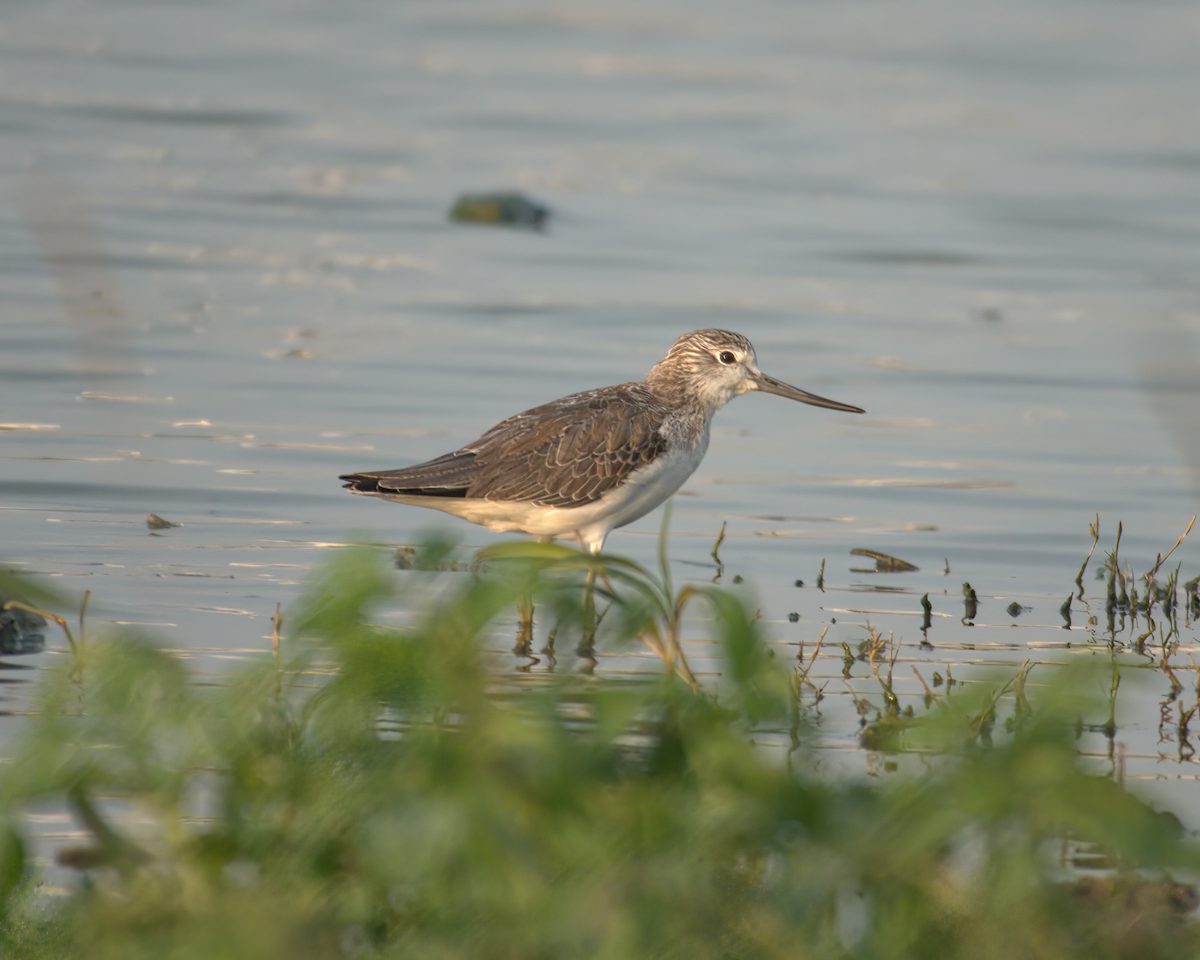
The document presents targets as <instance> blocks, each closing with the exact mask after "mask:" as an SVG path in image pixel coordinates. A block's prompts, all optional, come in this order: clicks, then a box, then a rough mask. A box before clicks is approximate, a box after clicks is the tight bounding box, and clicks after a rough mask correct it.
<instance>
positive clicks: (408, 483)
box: [341, 383, 703, 508]
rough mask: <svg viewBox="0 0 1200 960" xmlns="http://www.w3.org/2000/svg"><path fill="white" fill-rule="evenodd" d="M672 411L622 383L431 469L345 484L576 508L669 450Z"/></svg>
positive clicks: (548, 410)
mask: <svg viewBox="0 0 1200 960" xmlns="http://www.w3.org/2000/svg"><path fill="white" fill-rule="evenodd" d="M672 409H673V408H672V407H671V406H670V405H669V404H667V403H664V402H663V400H662V399H660V398H659V397H658V396H656V395H655V393H654V392H652V391H651V390H649V389H647V387H646V386H645V384H641V383H622V384H618V385H617V386H613V387H605V388H603V389H601V390H589V391H587V392H585V393H577V394H574V395H572V396H569V397H564V398H563V399H561V400H556V401H555V402H554V403H549V404H545V405H544V406H540V407H534V408H533V409H531V410H526V411H525V412H524V413H518V414H517V415H516V416H514V417H509V418H508V419H507V420H505V421H503V422H502V423H498V424H497V425H496V426H494V427H492V429H490V430H489V431H487V433H485V434H484V435H483V436H481V437H480V438H479V439H478V440H475V441H473V442H472V443H469V444H467V445H466V446H465V447H463V448H462V449H460V450H456V451H454V452H453V453H448V454H446V455H445V456H441V457H438V458H437V459H435V460H430V461H428V462H427V463H421V464H417V465H415V466H412V467H404V468H401V469H399V470H386V471H381V472H378V473H375V472H372V473H355V474H350V475H348V476H344V477H342V478H341V479H343V480H346V481H348V483H347V487H348V488H349V489H351V490H355V491H356V492H359V493H402V494H409V495H414V496H431V497H467V498H479V499H486V500H513V501H523V502H529V503H538V504H543V505H545V506H550V507H567V508H569V507H578V506H582V505H584V504H586V503H592V502H593V501H595V500H597V499H598V498H600V497H601V496H602V495H603V494H604V493H605V492H607V491H609V490H612V489H613V488H614V487H617V486H620V484H621V483H622V482H623V481H624V480H625V479H626V478H627V477H629V476H630V475H631V474H632V473H634V472H635V471H637V470H639V469H641V468H643V467H646V466H648V465H649V464H650V463H652V462H653V461H654V459H655V458H657V457H658V456H659V455H660V454H662V453H663V452H664V451H666V450H667V449H668V446H669V442H670V441H669V438H668V437H667V436H665V435H664V434H663V432H662V431H661V430H660V428H661V427H662V425H663V422H664V420H665V419H666V417H667V415H668V414H669V413H670V412H672ZM702 426H703V424H702V423H699V424H698V427H701V428H702Z"/></svg>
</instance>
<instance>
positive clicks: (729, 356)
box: [719, 350, 737, 367]
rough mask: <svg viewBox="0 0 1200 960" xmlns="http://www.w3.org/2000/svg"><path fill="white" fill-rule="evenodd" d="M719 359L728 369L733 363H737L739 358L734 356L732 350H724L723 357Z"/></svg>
mask: <svg viewBox="0 0 1200 960" xmlns="http://www.w3.org/2000/svg"><path fill="white" fill-rule="evenodd" d="M719 359H720V361H721V362H722V363H723V364H725V366H727V367H728V366H729V365H730V364H732V363H736V362H737V357H735V356H734V355H733V351H732V350H722V351H721V356H720V357H719Z"/></svg>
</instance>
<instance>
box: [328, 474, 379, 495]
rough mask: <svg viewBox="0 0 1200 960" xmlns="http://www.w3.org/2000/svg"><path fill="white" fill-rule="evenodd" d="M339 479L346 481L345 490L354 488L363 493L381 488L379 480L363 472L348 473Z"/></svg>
mask: <svg viewBox="0 0 1200 960" xmlns="http://www.w3.org/2000/svg"><path fill="white" fill-rule="evenodd" d="M338 479H339V480H345V481H346V483H345V485H344V486H343V487H342V489H343V490H354V491H355V492H359V493H362V492H368V491H371V490H378V489H379V481H378V480H376V479H375V478H374V477H369V476H367V475H366V474H363V473H347V474H344V475H343V476H340V477H338Z"/></svg>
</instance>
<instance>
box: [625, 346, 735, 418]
mask: <svg viewBox="0 0 1200 960" xmlns="http://www.w3.org/2000/svg"><path fill="white" fill-rule="evenodd" d="M646 389H647V390H649V391H650V392H651V393H653V394H654V395H655V396H656V397H657V398H658V399H659V400H661V401H662V402H663V403H664V404H666V405H668V406H670V407H673V408H674V409H675V410H676V411H677V412H678V414H679V415H681V416H685V417H692V418H698V419H701V420H703V421H704V422H706V423H707V422H708V421H709V420H711V419H712V416H713V414H715V413H716V412H717V411H718V410H720V409H721V408H722V407H723V406H725V404H727V403H728V402H729V401H730V400H731V399H732V398H733V395H732V394H731V393H730V391H729V387H728V385H727V384H725V383H721V382H719V381H715V380H712V379H710V378H707V377H704V376H703V375H701V374H700V373H699V372H698V371H696V370H693V369H692V368H690V367H689V366H688V365H687V364H686V363H682V362H680V361H679V359H678V358H674V357H667V359H666V360H662V361H660V362H659V363H656V364H655V365H654V366H653V367H652V368H651V369H650V372H649V373H648V374H646Z"/></svg>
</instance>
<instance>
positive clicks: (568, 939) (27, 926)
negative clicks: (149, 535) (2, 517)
mask: <svg viewBox="0 0 1200 960" xmlns="http://www.w3.org/2000/svg"><path fill="white" fill-rule="evenodd" d="M520 549H521V550H524V549H525V548H524V547H522V548H520ZM439 550H440V551H442V552H444V551H445V546H444V545H442V546H440V547H439V546H435V547H431V548H430V549H429V550H427V551H425V553H426V558H427V562H426V563H425V564H424V566H425V567H426V569H434V568H436V565H437V564H436V557H437V554H438V552H439ZM572 553H573V552H572ZM495 559H497V558H495V557H493V560H495ZM527 559H529V560H530V561H531V562H529V563H525V564H522V563H517V562H513V561H514V558H513V557H512V556H509V557H507V560H508V561H509V562H508V563H498V562H497V563H494V564H491V566H492V567H494V568H495V569H489V571H487V572H486V573H484V574H483V575H479V576H473V577H470V578H467V577H463V578H462V579H463V580H464V581H466V582H465V584H464V585H463V586H462V588H461V589H460V590H458V591H457V592H456V593H455V594H454V595H453V596H451V597H449V598H443V599H441V600H439V601H435V602H433V603H432V604H430V605H429V607H428V609H426V610H425V611H424V612H423V613H422V614H421V617H420V619H419V622H418V623H417V625H416V626H414V627H412V628H409V629H403V630H394V629H382V628H379V627H377V626H374V625H372V619H373V617H372V614H373V612H374V611H375V610H377V608H378V605H379V604H381V603H385V602H386V603H392V604H394V603H395V602H396V599H397V598H396V590H397V586H396V579H395V577H394V575H393V574H392V573H391V572H390V571H389V570H387V569H385V567H384V566H383V561H382V559H381V558H380V557H379V556H378V554H377V553H375V552H373V551H370V550H367V549H354V550H350V551H346V552H345V553H344V554H343V555H341V556H340V557H339V558H338V559H337V560H336V561H335V562H333V563H331V564H329V565H328V566H327V567H325V568H324V569H323V570H322V571H321V572H320V574H319V576H318V577H317V578H316V581H315V583H314V584H313V586H312V587H311V588H310V590H309V591H308V594H307V596H306V598H305V599H304V600H303V602H302V603H301V605H300V608H299V610H298V611H297V612H296V613H295V614H294V615H293V616H292V618H291V624H292V629H291V631H290V638H289V639H288V640H287V641H286V642H285V644H284V656H283V658H282V659H281V660H270V661H268V662H263V663H261V664H259V665H257V666H254V667H251V668H249V669H246V670H244V671H243V672H242V673H240V674H238V675H237V676H234V677H233V678H231V679H230V681H229V682H228V683H226V684H223V685H220V686H216V687H202V686H200V685H198V684H196V683H194V682H193V681H192V680H191V679H190V678H189V676H188V674H187V671H186V670H185V668H184V667H183V666H182V665H181V663H180V662H179V661H178V660H177V659H176V658H175V657H173V656H172V655H171V654H170V653H169V652H166V651H164V650H162V649H159V648H158V647H156V646H155V644H154V643H153V642H151V641H150V640H148V639H146V638H144V637H138V636H132V635H124V636H118V637H111V638H108V639H105V640H98V641H94V642H89V643H87V644H84V645H81V646H80V648H79V650H78V651H77V653H76V654H75V655H74V656H73V657H65V658H64V663H63V665H62V666H61V668H60V669H58V670H57V671H56V672H55V673H54V674H53V676H52V677H51V679H50V681H49V683H47V684H46V685H45V687H44V689H43V690H42V694H41V702H40V705H39V710H38V712H37V715H36V716H35V717H33V718H32V719H31V720H30V721H29V723H28V726H27V727H26V728H25V730H24V733H23V735H22V737H21V739H20V741H19V743H18V745H17V749H16V756H15V757H14V759H13V761H12V762H11V763H9V764H7V765H5V767H4V768H3V771H2V772H0V801H2V803H3V814H4V819H3V823H2V826H0V901H2V910H3V919H2V923H0V953H2V955H3V956H4V957H51V956H53V957H89V958H90V957H96V958H107V957H112V958H122V960H129V958H142V957H145V958H155V960H162V958H189V960H191V958H195V960H209V958H211V960H218V958H219V960H238V958H264V957H287V958H291V960H304V958H309V957H312V958H317V957H320V958H326V957H330V958H332V957H343V956H346V957H366V958H375V957H379V958H383V957H420V958H451V957H453V958H475V957H477V958H481V960H482V958H487V960H496V958H514V960H516V958H520V960H538V958H568V957H599V958H614V960H615V958H620V960H626V958H649V957H655V958H672V957H679V958H688V960H697V958H707V957H714V958H716V957H721V958H763V960H767V958H784V957H787V958H797V957H805V958H806V957H819V958H825V957H829V958H841V957H864V958H892V957H895V958H910V957H921V958H932V957H955V958H957V957H962V958H972V960H985V958H991V957H996V958H1001V957H1003V958H1005V960H1010V958H1012V957H1021V958H1030V957H1032V958H1041V957H1046V958H1051V957H1053V958H1056V960H1058V958H1071V957H1088V958H1110V957H1112V958H1116V957H1131V958H1132V957H1138V958H1155V957H1168V956H1169V957H1172V958H1176V957H1180V956H1192V955H1197V954H1200V936H1198V934H1197V930H1196V927H1195V926H1194V924H1193V923H1192V922H1191V921H1190V920H1189V919H1188V918H1187V917H1186V914H1187V913H1188V912H1190V910H1191V909H1192V907H1193V906H1194V902H1193V897H1194V894H1193V893H1192V891H1191V888H1190V887H1188V886H1186V885H1185V884H1182V883H1178V882H1176V881H1175V880H1174V879H1173V877H1174V872H1176V871H1178V872H1180V875H1181V876H1184V875H1189V874H1190V872H1194V871H1195V870H1196V869H1197V867H1200V855H1198V851H1197V848H1196V846H1195V844H1193V843H1192V842H1191V841H1190V840H1188V839H1186V838H1184V837H1183V836H1181V830H1180V828H1179V824H1178V821H1176V820H1175V819H1174V818H1173V817H1171V816H1170V815H1166V814H1160V813H1157V812H1155V811H1154V810H1152V809H1151V808H1150V807H1149V806H1147V805H1146V804H1144V803H1142V802H1141V801H1140V800H1138V799H1136V798H1135V797H1134V796H1133V795H1131V794H1130V793H1128V792H1126V791H1125V790H1123V789H1122V788H1121V787H1120V786H1118V785H1116V784H1114V783H1113V782H1111V781H1110V780H1107V779H1104V778H1099V777H1094V776H1088V775H1085V774H1084V773H1082V772H1081V770H1080V767H1079V759H1078V753H1077V750H1076V746H1075V742H1074V737H1075V729H1076V725H1077V723H1078V719H1079V717H1080V716H1081V714H1082V713H1084V712H1086V711H1088V710H1091V709H1093V708H1094V706H1095V705H1094V704H1092V703H1090V702H1088V701H1081V700H1080V699H1079V696H1078V691H1080V690H1085V689H1090V688H1092V687H1094V686H1095V684H1094V683H1093V682H1092V681H1093V679H1094V678H1089V677H1084V676H1081V675H1078V674H1073V673H1072V674H1065V675H1064V677H1063V679H1062V680H1061V682H1060V683H1057V684H1056V685H1055V686H1054V689H1053V690H1052V691H1051V692H1049V693H1046V694H1044V695H1043V696H1042V697H1041V698H1040V699H1035V700H1033V701H1032V702H1031V701H1030V700H1026V699H1025V695H1024V692H1022V694H1021V701H1022V702H1023V706H1022V709H1021V711H1020V714H1021V715H1020V722H1019V723H1017V724H1015V729H1014V732H1013V733H1012V734H1011V735H1010V736H1006V737H1004V738H999V737H998V738H997V740H1002V741H1003V742H998V743H996V744H992V745H990V746H985V745H983V744H981V743H980V739H979V736H978V732H979V719H980V717H983V716H986V715H987V714H988V712H989V711H993V712H994V708H995V704H996V700H997V698H998V696H999V692H1000V691H1002V690H1004V689H1006V688H1008V687H1010V686H1011V684H1012V680H1011V679H1008V680H1004V679H1001V680H998V681H997V682H996V684H995V686H994V687H992V688H988V686H987V685H986V684H975V685H971V686H969V687H968V688H967V689H966V690H965V691H964V692H963V693H961V694H958V695H956V696H955V697H954V698H952V699H947V700H943V701H942V702H939V703H938V704H936V705H935V706H933V707H931V709H930V710H929V712H928V713H927V715H925V716H924V717H919V718H913V719H912V720H911V721H910V722H906V723H905V724H904V726H903V729H902V731H901V732H900V733H899V734H898V741H897V743H898V745H902V746H904V747H906V748H908V749H920V750H922V751H935V750H936V751H938V757H937V758H936V759H930V760H929V762H928V763H927V764H926V765H925V767H924V768H923V772H922V773H921V774H920V775H911V774H904V773H901V774H897V775H895V776H892V777H889V778H886V779H885V780H884V781H883V782H882V783H874V784H864V783H858V782H845V781H833V782H831V781H830V780H828V779H821V778H819V777H817V776H816V775H814V774H813V772H812V767H813V764H812V763H809V762H807V761H808V760H809V756H810V755H809V754H808V752H807V748H806V747H805V746H804V743H803V739H802V738H801V739H800V741H799V747H798V748H797V749H796V751H794V752H793V753H792V755H791V763H790V764H787V763H785V762H784V757H783V754H784V752H785V751H783V750H771V749H767V748H764V747H761V746H758V747H756V746H755V745H754V741H753V737H752V736H751V735H750V734H751V733H752V731H753V729H754V728H755V726H756V725H760V724H765V723H770V724H774V725H775V726H776V727H782V728H785V729H786V728H787V726H788V724H789V718H793V719H794V717H795V716H796V704H795V702H794V701H793V700H792V697H793V696H794V691H795V690H796V689H798V686H797V685H796V684H795V683H794V682H793V677H792V676H790V675H789V667H787V666H784V665H781V664H780V663H778V662H777V660H776V659H774V658H772V657H770V656H768V655H767V654H766V653H765V650H764V646H763V645H762V643H761V642H760V640H759V637H758V635H757V632H756V626H755V624H754V623H753V622H752V620H751V618H750V617H749V616H748V615H747V612H746V611H745V610H744V609H743V608H742V607H741V605H740V604H739V603H738V602H737V601H736V600H735V599H734V598H733V597H732V596H730V595H728V594H724V593H721V592H719V591H715V590H712V591H704V594H705V596H707V597H708V599H709V600H710V602H711V603H712V604H713V607H714V610H715V613H716V614H717V618H716V621H715V626H714V630H715V631H716V639H717V640H718V642H719V644H720V646H721V649H722V651H723V655H724V658H725V660H726V664H727V667H726V670H725V673H724V677H723V681H722V682H723V686H722V689H721V697H720V702H719V703H718V702H717V700H716V699H715V698H714V697H713V695H712V694H710V693H708V692H705V691H703V690H700V691H696V690H693V689H692V688H691V687H690V686H689V685H688V684H686V683H684V682H682V681H681V680H679V679H678V678H677V676H676V675H675V674H673V673H669V672H664V675H663V676H662V677H661V678H660V679H647V680H646V681H645V682H641V683H631V682H629V681H615V680H607V681H606V680H603V679H597V678H590V677H586V676H580V675H563V676H557V677H553V676H552V677H549V678H548V680H547V682H546V683H544V684H541V685H534V684H528V685H519V684H518V685H511V684H510V685H506V686H504V687H503V689H497V678H496V676H495V674H494V672H491V671H489V667H488V663H487V658H486V657H485V656H484V654H483V653H482V651H481V642H480V641H481V635H482V634H483V632H484V631H485V630H486V628H487V627H488V625H489V624H490V623H491V622H492V621H493V620H494V619H495V618H496V616H497V615H498V614H499V613H500V612H501V611H503V610H505V609H506V608H507V607H508V606H509V605H511V604H512V603H514V601H515V600H517V599H518V598H520V597H522V596H524V595H526V594H528V593H529V592H530V591H534V592H538V591H544V590H550V591H551V592H552V593H553V592H554V591H555V590H558V589H559V588H560V587H561V585H562V583H563V582H565V581H566V580H569V579H570V577H569V576H565V575H563V572H562V569H559V568H556V564H560V565H566V567H568V568H570V569H571V570H574V571H576V572H578V571H579V570H581V569H584V567H581V566H580V564H585V565H586V563H589V562H592V561H590V560H587V559H586V558H584V559H581V558H580V556H579V554H577V553H573V555H572V556H571V557H567V556H566V555H565V554H558V553H555V552H554V551H553V549H551V550H547V551H540V552H539V551H536V550H535V551H534V552H533V553H531V554H529V556H528V558H527ZM596 562H598V563H602V564H603V563H607V564H608V566H607V567H606V568H605V569H604V571H602V572H606V573H607V574H608V576H609V578H610V580H611V581H612V582H614V584H616V583H621V584H625V585H626V586H628V585H630V584H633V583H635V581H637V580H638V578H639V577H643V579H646V582H645V583H643V585H642V586H641V587H638V588H635V589H633V591H632V593H633V599H632V600H631V601H630V602H628V603H627V604H625V605H624V606H623V607H622V608H621V611H620V615H619V616H618V617H616V618H614V620H613V621H611V622H615V623H618V624H620V629H621V630H623V631H624V632H625V633H626V634H627V637H632V636H633V635H634V634H637V633H640V632H644V631H646V630H651V632H654V631H657V633H656V634H655V635H657V636H658V637H659V638H660V639H661V638H663V637H667V636H669V635H670V632H671V631H672V630H673V629H674V627H673V626H671V625H670V624H666V623H665V622H664V619H663V618H668V619H669V617H670V616H671V614H672V610H674V612H675V614H676V615H677V614H678V608H679V604H678V603H677V602H675V601H674V600H673V595H672V594H671V587H670V584H669V583H666V582H651V580H650V579H647V578H646V577H647V576H648V575H644V571H638V570H635V569H634V568H633V567H632V566H631V565H628V564H625V565H622V563H623V562H621V561H617V562H612V561H604V560H603V559H602V560H600V561H596ZM427 576H432V575H422V574H419V573H418V574H414V575H413V576H412V577H409V578H408V581H409V584H410V585H409V587H408V588H407V589H408V591H409V592H408V593H407V595H406V596H405V597H403V598H402V599H403V600H404V602H405V604H407V605H416V604H418V599H419V598H420V597H421V596H423V595H424V594H425V593H426V590H427V587H428V581H427V580H425V579H422V578H423V577H427ZM556 578H557V580H556ZM664 580H665V578H664ZM547 584H549V586H547ZM618 592H619V591H618ZM575 596H576V597H577V596H578V594H577V593H576V594H575ZM660 601H661V602H660ZM575 605H576V606H578V604H577V603H576V604H575ZM559 607H560V608H561V609H562V610H563V611H564V615H567V613H568V612H569V611H568V608H569V607H570V604H568V603H559ZM929 755H930V756H932V754H929ZM789 766H790V768H791V769H790V770H789V769H788V767H789ZM35 803H37V804H40V805H42V806H43V807H44V806H45V805H47V804H49V805H54V804H61V805H65V806H66V807H67V808H68V809H69V810H70V811H71V812H72V814H73V815H74V818H75V819H76V821H77V822H78V823H79V824H80V825H81V826H82V827H84V828H86V830H87V832H88V834H89V835H90V839H89V841H88V843H87V845H86V846H85V847H83V848H80V849H75V850H71V851H66V852H65V853H64V854H63V855H62V858H63V859H64V860H65V861H66V862H68V863H70V864H71V865H73V866H75V867H78V868H79V871H78V874H79V876H80V877H82V881H81V882H78V883H76V884H75V885H74V886H73V887H72V888H71V889H70V890H69V891H68V892H67V893H66V894H65V895H61V896H57V897H48V896H44V895H42V896H39V895H38V893H37V890H36V888H35V887H34V886H33V885H32V880H33V879H35V875H34V874H33V872H32V868H31V866H30V863H29V859H30V852H29V850H30V840H29V838H28V837H26V836H25V835H24V828H23V825H22V819H21V815H22V812H23V811H24V810H26V809H28V808H29V807H30V805H31V804H35ZM1083 848H1086V849H1087V850H1088V851H1089V852H1090V853H1091V854H1093V855H1095V856H1097V857H1101V858H1102V859H1103V863H1104V864H1105V869H1103V870H1088V871H1079V870H1076V869H1072V868H1071V866H1070V863H1069V861H1070V851H1072V850H1079V849H1083Z"/></svg>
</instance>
